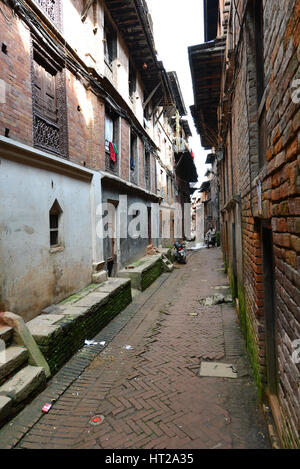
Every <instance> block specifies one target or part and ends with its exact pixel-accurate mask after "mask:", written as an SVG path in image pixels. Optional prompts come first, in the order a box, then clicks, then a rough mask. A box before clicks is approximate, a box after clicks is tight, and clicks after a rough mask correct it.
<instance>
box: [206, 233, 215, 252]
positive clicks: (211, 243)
mask: <svg viewBox="0 0 300 469" xmlns="http://www.w3.org/2000/svg"><path fill="white" fill-rule="evenodd" d="M205 244H206V247H207V248H208V249H209V248H210V247H212V248H215V247H216V245H217V239H216V235H215V234H214V235H206V237H205Z"/></svg>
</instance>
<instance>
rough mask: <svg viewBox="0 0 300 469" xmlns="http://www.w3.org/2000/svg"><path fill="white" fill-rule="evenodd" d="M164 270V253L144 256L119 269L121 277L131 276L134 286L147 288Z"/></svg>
mask: <svg viewBox="0 0 300 469" xmlns="http://www.w3.org/2000/svg"><path fill="white" fill-rule="evenodd" d="M162 272H163V262H162V255H161V254H156V255H153V256H146V257H142V259H140V260H139V261H137V262H134V263H133V264H130V265H129V266H127V267H126V268H125V269H122V270H120V271H119V274H118V275H119V277H122V278H130V280H131V286H132V288H135V289H137V290H140V291H144V290H146V288H148V287H149V286H150V285H151V284H152V283H153V282H154V281H155V280H156V279H157V278H158V277H159V276H160V275H161V274H162Z"/></svg>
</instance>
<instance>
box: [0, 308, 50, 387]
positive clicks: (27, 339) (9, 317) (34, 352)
mask: <svg viewBox="0 0 300 469" xmlns="http://www.w3.org/2000/svg"><path fill="white" fill-rule="evenodd" d="M0 319H1V322H2V321H4V322H5V324H7V325H8V326H10V327H12V328H13V330H14V333H13V338H14V341H15V342H16V344H18V345H25V347H26V349H27V350H28V354H29V363H30V364H31V365H36V366H38V367H43V368H44V370H45V374H46V377H47V378H49V377H50V376H51V372H50V368H49V365H48V363H47V362H46V360H45V358H44V356H43V354H42V352H41V351H40V349H39V347H38V345H37V343H36V342H35V340H34V338H33V336H32V334H31V332H30V330H29V328H28V327H27V325H26V324H25V322H24V320H23V319H22V318H21V316H18V315H17V314H14V313H10V312H5V313H0Z"/></svg>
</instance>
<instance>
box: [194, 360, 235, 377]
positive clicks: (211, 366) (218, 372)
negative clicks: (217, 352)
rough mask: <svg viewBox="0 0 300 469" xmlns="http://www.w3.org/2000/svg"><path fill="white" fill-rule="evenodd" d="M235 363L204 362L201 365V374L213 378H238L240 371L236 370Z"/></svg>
mask: <svg viewBox="0 0 300 469" xmlns="http://www.w3.org/2000/svg"><path fill="white" fill-rule="evenodd" d="M234 370H235V368H234V366H233V365H228V364H226V363H216V362H202V363H201V367H200V372H199V375H200V376H203V377H204V376H205V377H212V378H231V379H236V378H238V373H237V372H234Z"/></svg>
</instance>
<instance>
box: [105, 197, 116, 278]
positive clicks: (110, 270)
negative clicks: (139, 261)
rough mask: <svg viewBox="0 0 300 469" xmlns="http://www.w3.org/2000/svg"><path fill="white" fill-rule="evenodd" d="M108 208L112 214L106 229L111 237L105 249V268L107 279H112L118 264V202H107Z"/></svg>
mask: <svg viewBox="0 0 300 469" xmlns="http://www.w3.org/2000/svg"><path fill="white" fill-rule="evenodd" d="M107 202H108V203H109V204H110V206H109V209H111V210H112V212H111V213H110V215H109V223H108V228H109V232H110V233H111V237H110V238H109V239H108V242H107V249H106V266H107V275H108V277H114V276H115V275H116V273H117V264H118V262H117V261H118V256H117V252H118V246H117V242H118V237H117V233H118V229H117V228H118V227H117V220H118V205H119V202H118V201H116V200H108V201H107Z"/></svg>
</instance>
